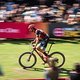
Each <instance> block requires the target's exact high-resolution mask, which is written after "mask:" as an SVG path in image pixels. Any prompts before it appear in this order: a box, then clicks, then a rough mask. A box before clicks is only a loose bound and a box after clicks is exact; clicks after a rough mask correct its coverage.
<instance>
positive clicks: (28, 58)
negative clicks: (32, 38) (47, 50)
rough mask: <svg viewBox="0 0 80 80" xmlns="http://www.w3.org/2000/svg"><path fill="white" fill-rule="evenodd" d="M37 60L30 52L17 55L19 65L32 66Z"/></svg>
mask: <svg viewBox="0 0 80 80" xmlns="http://www.w3.org/2000/svg"><path fill="white" fill-rule="evenodd" d="M36 62H37V58H36V56H35V55H34V54H33V53H31V52H25V53H23V54H21V55H20V57H19V64H20V66H21V67H23V68H24V69H25V68H32V67H33V66H34V65H35V64H36Z"/></svg>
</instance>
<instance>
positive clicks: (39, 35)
mask: <svg viewBox="0 0 80 80" xmlns="http://www.w3.org/2000/svg"><path fill="white" fill-rule="evenodd" d="M28 29H29V31H30V32H34V33H35V35H36V37H35V39H34V41H32V44H34V43H36V46H35V47H34V48H35V49H36V50H37V51H38V52H39V54H40V55H41V56H42V57H43V59H44V60H45V61H46V62H47V60H48V56H47V54H46V52H45V49H46V47H47V43H48V41H49V36H48V34H47V33H45V32H44V31H43V30H41V29H37V28H35V25H34V24H30V25H29V26H28Z"/></svg>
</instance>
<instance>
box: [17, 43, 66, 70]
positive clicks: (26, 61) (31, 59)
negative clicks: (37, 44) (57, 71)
mask: <svg viewBox="0 0 80 80" xmlns="http://www.w3.org/2000/svg"><path fill="white" fill-rule="evenodd" d="M52 45H53V44H50V47H49V49H48V51H47V54H48V57H49V58H56V59H57V62H58V63H57V67H61V66H63V64H64V63H65V56H64V54H63V53H61V52H52V53H50V50H51V47H52ZM34 52H36V53H37V54H38V55H39V57H40V58H41V59H42V61H43V62H44V63H47V62H46V61H45V60H44V59H43V57H42V56H41V55H40V54H39V53H38V51H37V50H36V49H34V48H33V50H32V51H30V52H24V53H22V54H21V55H20V56H19V64H20V66H21V67H23V68H24V69H26V68H32V67H33V66H34V65H35V64H36V63H37V60H38V59H37V56H36V54H34Z"/></svg>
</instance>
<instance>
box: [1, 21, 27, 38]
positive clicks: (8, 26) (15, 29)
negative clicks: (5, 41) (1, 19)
mask: <svg viewBox="0 0 80 80" xmlns="http://www.w3.org/2000/svg"><path fill="white" fill-rule="evenodd" d="M27 25H28V24H26V25H25V24H24V23H17V22H14V23H12V22H10V23H0V38H26V34H28V29H27Z"/></svg>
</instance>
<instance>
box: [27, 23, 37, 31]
mask: <svg viewBox="0 0 80 80" xmlns="http://www.w3.org/2000/svg"><path fill="white" fill-rule="evenodd" d="M28 29H29V30H33V29H36V28H35V25H34V24H30V25H29V26H28Z"/></svg>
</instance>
